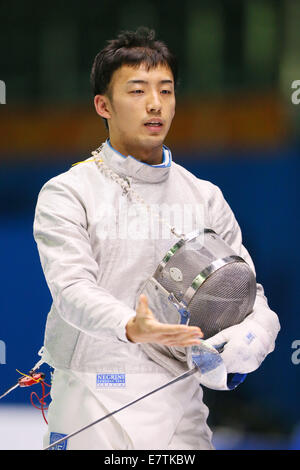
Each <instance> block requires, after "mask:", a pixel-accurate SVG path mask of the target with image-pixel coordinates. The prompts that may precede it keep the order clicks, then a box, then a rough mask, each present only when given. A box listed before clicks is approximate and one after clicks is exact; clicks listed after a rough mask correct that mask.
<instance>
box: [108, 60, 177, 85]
mask: <svg viewBox="0 0 300 470" xmlns="http://www.w3.org/2000/svg"><path fill="white" fill-rule="evenodd" d="M130 80H143V81H146V82H151V83H152V82H153V83H156V82H160V81H162V80H172V82H174V79H173V73H172V71H171V69H170V67H168V65H161V64H159V65H157V66H156V67H155V68H150V69H149V70H147V67H146V65H145V64H141V65H139V66H138V67H133V66H130V65H122V66H121V67H120V68H118V69H117V70H115V72H114V73H113V76H112V79H111V82H110V85H111V87H115V86H120V85H121V86H122V85H127V82H129V81H130Z"/></svg>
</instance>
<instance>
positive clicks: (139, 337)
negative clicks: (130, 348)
mask: <svg viewBox="0 0 300 470" xmlns="http://www.w3.org/2000/svg"><path fill="white" fill-rule="evenodd" d="M129 326H130V325H129ZM130 330H131V335H133V338H134V341H135V342H141V343H158V344H163V345H166V346H183V347H185V346H193V345H197V344H200V343H201V338H203V333H202V331H201V329H200V328H198V327H197V326H188V325H177V324H176V325H174V324H171V325H170V324H165V323H160V322H159V321H157V320H156V319H155V317H154V315H153V312H152V311H151V310H150V309H149V307H148V299H147V297H146V295H145V294H141V295H140V298H139V302H138V306H137V309H136V317H135V325H134V331H133V332H132V328H130Z"/></svg>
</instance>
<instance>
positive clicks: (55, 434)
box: [49, 432, 68, 450]
mask: <svg viewBox="0 0 300 470" xmlns="http://www.w3.org/2000/svg"><path fill="white" fill-rule="evenodd" d="M66 436H67V434H61V433H59V432H51V433H50V442H49V444H54V442H56V441H58V440H59V439H62V438H63V437H66ZM67 445H68V439H65V440H64V441H63V442H61V443H59V444H56V445H55V446H53V447H51V449H49V450H67Z"/></svg>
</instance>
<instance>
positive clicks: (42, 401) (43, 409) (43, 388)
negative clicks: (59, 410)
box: [30, 380, 51, 424]
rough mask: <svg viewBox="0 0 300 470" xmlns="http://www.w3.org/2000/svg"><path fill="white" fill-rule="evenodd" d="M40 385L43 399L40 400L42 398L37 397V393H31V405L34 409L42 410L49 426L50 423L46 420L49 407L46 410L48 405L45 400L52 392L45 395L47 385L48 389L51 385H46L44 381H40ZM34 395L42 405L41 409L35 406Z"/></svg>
mask: <svg viewBox="0 0 300 470" xmlns="http://www.w3.org/2000/svg"><path fill="white" fill-rule="evenodd" d="M40 384H41V386H42V397H41V398H40V397H39V396H38V395H37V393H36V392H31V394H30V401H31V404H32V406H33V407H34V408H36V409H37V410H41V411H42V415H43V418H44V420H45V422H46V424H48V421H47V420H46V417H45V411H46V410H48V407H47V408H45V405H47V403H46V402H45V398H46V397H47V396H48V395H50V392H48V393H47V394H46V395H45V385H46V386H47V387H51V385H49V384H46V382H44V381H43V380H41V381H40ZM34 395H35V396H36V398H37V399H38V402H39V403H40V405H41V406H40V407H39V406H37V405H35V404H34V403H33V396H34Z"/></svg>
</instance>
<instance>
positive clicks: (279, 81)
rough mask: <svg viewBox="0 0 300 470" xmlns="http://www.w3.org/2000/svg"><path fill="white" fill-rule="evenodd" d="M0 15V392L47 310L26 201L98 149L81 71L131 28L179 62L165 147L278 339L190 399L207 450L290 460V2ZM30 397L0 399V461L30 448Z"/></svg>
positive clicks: (298, 74) (298, 383)
mask: <svg viewBox="0 0 300 470" xmlns="http://www.w3.org/2000/svg"><path fill="white" fill-rule="evenodd" d="M0 18H1V30H0V80H2V81H3V82H4V84H5V85H6V100H5V101H6V104H0V225H1V230H0V249H1V269H0V276H1V279H0V281H1V284H0V285H1V296H0V311H1V322H0V395H1V394H2V393H3V392H4V391H5V390H6V389H7V388H9V387H10V386H11V385H13V384H14V383H16V381H17V379H18V378H19V374H18V373H17V372H16V369H18V370H20V371H22V372H25V373H26V372H28V371H29V370H30V369H31V368H32V367H33V365H34V364H35V363H36V362H37V360H38V359H39V358H38V356H37V352H38V350H39V348H40V347H41V346H42V343H43V332H44V326H45V321H46V316H47V313H48V311H49V308H50V304H51V298H50V295H49V291H48V288H47V285H46V283H45V280H44V277H43V273H42V270H41V267H40V262H39V258H38V253H37V249H36V246H35V242H34V240H33V236H32V224H33V218H34V209H35V204H36V199H37V195H38V192H39V190H40V189H41V187H42V185H43V184H44V183H45V182H46V181H47V180H48V179H50V178H51V177H52V176H55V175H57V174H59V173H61V172H63V171H66V170H68V169H69V168H70V165H71V164H72V163H74V162H77V161H79V160H82V159H84V158H87V157H89V155H90V152H91V151H92V150H93V149H95V148H96V147H98V146H99V144H100V143H101V142H102V141H103V140H104V139H105V138H106V137H107V135H106V131H105V127H104V125H103V123H102V120H101V119H100V118H99V117H98V116H97V114H96V112H95V111H94V107H93V100H92V92H91V89H90V85H89V74H90V69H91V66H92V62H93V59H94V57H95V55H96V54H97V52H98V51H99V50H100V49H102V48H103V47H104V45H105V43H106V40H108V39H112V38H114V37H115V36H116V34H117V33H118V32H119V31H120V30H123V29H136V28H137V27H138V26H140V25H144V26H148V27H151V28H154V29H155V30H156V34H157V37H158V38H159V39H161V40H163V41H165V42H166V43H167V44H168V45H169V47H170V49H171V50H173V51H174V52H175V53H176V55H177V57H178V60H179V65H180V86H179V89H178V94H177V113H176V116H175V119H174V122H173V125H172V128H171V130H170V133H169V135H168V139H167V142H166V144H167V145H168V146H169V147H170V148H171V150H172V153H173V159H174V161H176V162H177V163H180V164H182V165H184V166H185V167H186V168H187V169H189V170H190V171H192V172H193V173H194V174H195V175H197V176H198V177H199V178H203V179H208V180H210V181H212V182H213V183H215V184H217V185H218V186H219V187H220V188H221V189H222V191H223V193H224V196H225V198H226V199H227V201H228V202H229V204H230V205H231V207H232V209H233V211H234V213H235V215H236V218H237V220H238V222H239V224H240V226H241V229H242V232H243V237H244V244H245V245H246V247H247V248H248V250H249V251H250V253H251V255H252V258H253V260H254V263H255V265H256V271H257V279H258V281H259V282H260V283H262V284H263V286H264V288H265V293H266V296H267V297H268V300H269V305H270V307H271V308H272V309H273V310H274V311H276V312H277V314H278V315H279V318H280V322H281V327H282V329H281V332H280V334H279V336H278V340H277V347H276V350H275V351H274V353H272V354H271V355H270V356H268V357H267V359H266V360H265V361H264V363H263V364H262V366H261V367H260V369H259V370H257V371H255V372H253V373H252V374H249V375H248V377H247V379H246V381H245V382H244V384H242V385H241V386H240V387H238V388H237V389H236V390H235V391H232V392H213V391H210V390H207V389H205V395H204V397H205V402H206V403H207V405H208V406H209V407H210V417H209V424H210V425H211V427H212V428H213V430H214V431H215V438H214V442H215V446H216V448H218V449H300V406H299V400H298V397H299V389H300V380H299V374H300V364H298V363H300V317H299V305H298V304H299V302H298V294H299V283H300V275H299V261H300V260H299V249H297V248H298V246H297V244H298V239H299V237H298V234H299V211H298V207H299V202H300V201H299V193H300V190H299V185H298V181H297V179H298V175H299V169H300V163H299V149H300V104H298V101H300V92H299V94H298V95H297V89H296V88H293V86H294V87H295V85H297V84H294V82H295V81H296V80H300V60H299V52H300V30H299V24H300V2H298V1H296V0H244V1H243V0H236V1H234V0H223V1H222V0H209V1H200V0H199V1H196V0H186V1H185V2H181V1H177V0H164V2H161V1H160V0H152V1H146V0H139V1H138V2H136V1H132V0H127V1H126V2H124V1H121V0H115V1H111V0H102V1H101V2H100V1H99V0H98V1H96V0H86V1H85V2H81V1H79V0H72V2H71V1H68V0H66V1H64V2H58V1H57V2H53V1H51V2H50V1H47V0H45V1H44V2H42V3H41V2H37V1H30V0H28V1H27V2H21V1H11V2H7V1H1V2H0ZM299 85H300V82H299ZM2 91H3V86H2ZM0 101H1V99H0ZM3 101H4V99H3V93H2V102H3ZM298 350H299V354H298ZM44 367H45V366H44ZM44 367H43V368H44ZM45 372H46V374H47V378H48V377H49V376H48V370H47V368H45ZM49 380H50V379H49ZM31 391H32V390H31V389H17V390H14V391H13V392H12V393H11V394H10V395H8V396H7V397H5V398H4V399H3V400H1V402H0V446H1V448H2V449H10V448H14V449H22V448H24V449H29V448H36V449H38V448H41V445H42V443H41V435H42V433H43V432H44V429H45V425H44V422H43V420H42V416H41V414H40V413H39V412H38V411H37V410H35V409H34V408H31V405H30V392H31Z"/></svg>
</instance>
